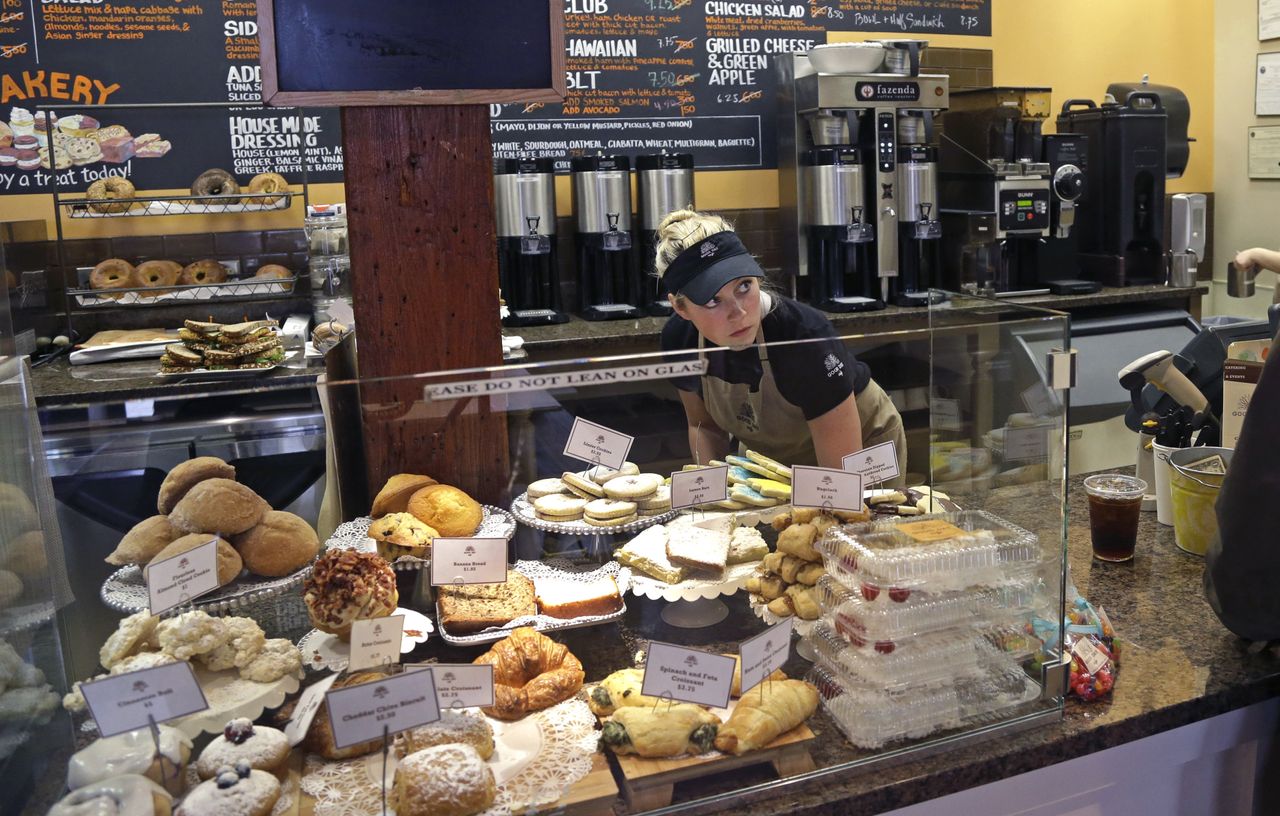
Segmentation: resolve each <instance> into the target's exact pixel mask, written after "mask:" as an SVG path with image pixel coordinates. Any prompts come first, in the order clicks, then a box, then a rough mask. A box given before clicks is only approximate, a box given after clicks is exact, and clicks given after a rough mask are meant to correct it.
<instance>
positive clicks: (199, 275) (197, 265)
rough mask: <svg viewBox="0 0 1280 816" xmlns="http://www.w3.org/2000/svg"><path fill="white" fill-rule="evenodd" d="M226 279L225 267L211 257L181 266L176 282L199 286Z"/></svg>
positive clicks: (221, 281)
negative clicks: (180, 272)
mask: <svg viewBox="0 0 1280 816" xmlns="http://www.w3.org/2000/svg"><path fill="white" fill-rule="evenodd" d="M226 279H227V268H226V267H225V266H223V265H222V264H220V263H218V262H217V261H215V260H213V259H212V258H205V259H204V260H202V261H196V262H194V263H189V264H187V265H186V266H185V267H183V269H182V275H181V276H180V277H179V278H178V283H180V284H182V285H183V286H199V285H201V284H206V283H223V282H224V281H226Z"/></svg>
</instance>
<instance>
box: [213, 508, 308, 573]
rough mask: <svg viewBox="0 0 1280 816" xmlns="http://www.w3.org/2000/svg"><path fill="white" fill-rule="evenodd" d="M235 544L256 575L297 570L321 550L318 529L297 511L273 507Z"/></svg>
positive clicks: (236, 537) (234, 538)
mask: <svg viewBox="0 0 1280 816" xmlns="http://www.w3.org/2000/svg"><path fill="white" fill-rule="evenodd" d="M231 544H232V546H233V547H235V548H236V552H238V553H240V558H241V559H243V560H244V566H245V569H247V570H249V572H252V573H253V574H254V575H265V576H267V577H268V578H279V577H281V576H284V575H289V574H290V573H293V572H297V571H298V570H299V569H301V568H302V567H304V566H306V565H307V564H308V563H310V561H311V559H313V558H315V557H316V553H318V552H320V539H319V538H318V537H317V536H316V531H315V530H314V529H313V528H312V527H311V525H310V524H307V522H306V521H304V520H302V519H301V518H299V517H298V516H295V515H294V514H293V513H286V512H284V511H283V510H271V511H269V512H268V513H267V514H266V515H265V516H263V517H262V521H260V522H258V524H257V525H256V526H254V527H251V528H250V529H249V530H248V531H246V532H243V533H240V534H239V535H236V536H232V538H231Z"/></svg>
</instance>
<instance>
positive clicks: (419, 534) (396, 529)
mask: <svg viewBox="0 0 1280 816" xmlns="http://www.w3.org/2000/svg"><path fill="white" fill-rule="evenodd" d="M438 535H440V534H439V533H438V532H436V530H435V528H433V527H431V526H429V525H427V524H424V523H422V522H421V521H419V520H418V518H417V516H415V515H413V514H412V513H391V514H389V515H386V516H383V517H382V518H380V519H378V520H377V521H375V522H374V523H373V524H370V525H369V538H372V539H373V540H374V541H375V542H376V543H377V546H378V555H380V556H382V557H383V558H385V559H387V560H388V561H394V560H395V559H397V558H399V557H400V556H402V555H411V556H413V557H415V558H427V557H429V556H430V555H431V542H432V541H433V540H434V539H435V538H436V536H438Z"/></svg>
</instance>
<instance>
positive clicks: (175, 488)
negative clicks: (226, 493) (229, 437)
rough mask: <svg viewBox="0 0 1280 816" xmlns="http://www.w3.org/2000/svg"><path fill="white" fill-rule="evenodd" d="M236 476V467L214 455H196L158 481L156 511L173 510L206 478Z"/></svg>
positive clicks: (165, 512) (231, 477)
mask: <svg viewBox="0 0 1280 816" xmlns="http://www.w3.org/2000/svg"><path fill="white" fill-rule="evenodd" d="M235 478H236V469H235V468H234V467H232V466H231V465H228V464H227V463H226V462H224V461H222V460H221V459H219V458H218V457H216V456H197V457H196V458H194V459H188V460H187V461H185V462H183V463H182V464H180V465H178V466H177V467H175V468H174V469H173V470H171V471H169V473H168V475H166V476H165V477H164V481H163V482H161V483H160V494H159V496H157V497H156V511H157V512H158V513H160V515H162V516H167V515H169V514H170V513H172V512H173V508H174V507H176V506H177V504H178V502H179V501H181V500H182V497H183V496H185V495H187V491H188V490H190V489H191V488H193V487H195V486H196V485H197V484H199V483H200V482H203V481H204V480H206V479H232V480H234V479H235Z"/></svg>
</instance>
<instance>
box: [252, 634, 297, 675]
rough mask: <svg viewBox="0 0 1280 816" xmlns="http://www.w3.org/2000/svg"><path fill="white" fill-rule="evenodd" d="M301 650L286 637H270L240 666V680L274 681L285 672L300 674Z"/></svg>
mask: <svg viewBox="0 0 1280 816" xmlns="http://www.w3.org/2000/svg"><path fill="white" fill-rule="evenodd" d="M301 672H302V652H300V651H298V647H297V646H294V645H293V643H292V642H291V641H290V640H289V639H288V638H270V639H268V640H267V641H266V642H265V643H263V644H262V650H261V651H260V652H258V654H257V655H255V656H254V658H253V660H251V661H249V663H248V664H247V665H245V666H242V667H241V668H240V678H241V679H242V680H253V681H254V682H257V683H274V682H275V681H277V680H279V679H280V678H281V677H284V676H285V675H286V674H295V675H298V676H301Z"/></svg>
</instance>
